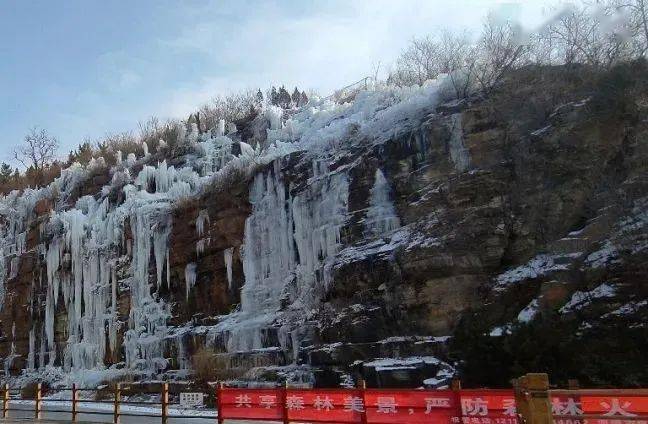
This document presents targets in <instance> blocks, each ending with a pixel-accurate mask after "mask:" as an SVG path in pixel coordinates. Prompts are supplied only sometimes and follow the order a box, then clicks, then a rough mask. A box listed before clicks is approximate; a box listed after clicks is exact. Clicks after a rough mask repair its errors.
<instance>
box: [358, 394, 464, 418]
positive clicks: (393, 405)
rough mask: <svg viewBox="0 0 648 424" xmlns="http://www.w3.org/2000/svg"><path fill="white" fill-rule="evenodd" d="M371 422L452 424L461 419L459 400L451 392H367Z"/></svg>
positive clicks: (367, 404) (368, 414)
mask: <svg viewBox="0 0 648 424" xmlns="http://www.w3.org/2000/svg"><path fill="white" fill-rule="evenodd" d="M365 402H366V409H367V412H366V413H367V422H368V423H430V422H438V423H450V422H451V421H452V418H453V417H456V416H457V412H458V408H457V399H456V395H455V393H454V392H452V391H451V390H434V391H431V390H380V389H367V390H366V391H365Z"/></svg>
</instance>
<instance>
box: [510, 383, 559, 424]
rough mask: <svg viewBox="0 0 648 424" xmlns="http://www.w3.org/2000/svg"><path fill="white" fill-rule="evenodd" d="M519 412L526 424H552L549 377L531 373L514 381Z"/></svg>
mask: <svg viewBox="0 0 648 424" xmlns="http://www.w3.org/2000/svg"><path fill="white" fill-rule="evenodd" d="M514 391H515V402H516V405H517V412H518V414H520V415H521V416H522V419H523V420H524V422H525V423H526V424H552V423H553V417H552V414H551V399H549V376H548V375H547V374H544V373H530V374H526V375H525V376H523V377H520V378H518V379H517V380H515V381H514Z"/></svg>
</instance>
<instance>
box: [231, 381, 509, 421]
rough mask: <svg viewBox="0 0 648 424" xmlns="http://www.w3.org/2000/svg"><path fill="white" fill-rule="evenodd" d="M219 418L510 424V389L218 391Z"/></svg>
mask: <svg viewBox="0 0 648 424" xmlns="http://www.w3.org/2000/svg"><path fill="white" fill-rule="evenodd" d="M219 393H220V397H219V411H220V414H221V418H222V419H260V420H279V421H280V420H283V419H284V418H285V417H287V419H288V420H290V421H301V422H305V421H306V422H327V423H343V424H345V423H376V424H396V423H413V424H417V423H430V422H434V423H463V424H515V423H516V422H517V419H516V411H515V400H514V398H513V393H512V392H511V391H510V390H462V391H461V392H453V391H452V390H398V389H367V390H364V391H363V390H361V389H331V390H326V389H288V390H284V389H230V388H226V389H221V390H220V391H219Z"/></svg>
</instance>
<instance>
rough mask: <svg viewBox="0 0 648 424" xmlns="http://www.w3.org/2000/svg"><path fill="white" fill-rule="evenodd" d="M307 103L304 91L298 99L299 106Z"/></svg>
mask: <svg viewBox="0 0 648 424" xmlns="http://www.w3.org/2000/svg"><path fill="white" fill-rule="evenodd" d="M307 103H308V96H307V95H306V92H305V91H302V92H301V98H300V99H299V105H300V106H304V105H306V104H307Z"/></svg>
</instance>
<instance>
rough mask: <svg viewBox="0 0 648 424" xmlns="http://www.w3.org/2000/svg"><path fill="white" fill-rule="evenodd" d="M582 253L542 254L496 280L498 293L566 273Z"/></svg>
mask: <svg viewBox="0 0 648 424" xmlns="http://www.w3.org/2000/svg"><path fill="white" fill-rule="evenodd" d="M580 255H581V253H570V254H566V255H547V254H541V255H538V256H536V257H534V258H533V259H531V260H530V261H529V262H527V263H526V264H524V265H521V266H518V267H516V268H513V269H510V270H508V271H506V272H504V273H502V274H500V275H499V276H497V277H496V278H495V287H494V289H495V290H496V291H503V290H506V289H507V288H508V287H509V286H510V285H511V284H515V283H519V282H521V281H524V280H528V279H533V278H538V277H542V276H544V275H547V274H549V273H551V272H555V271H566V270H569V269H570V267H571V263H570V261H571V260H573V259H575V258H578V257H579V256H580Z"/></svg>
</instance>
